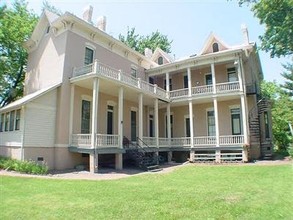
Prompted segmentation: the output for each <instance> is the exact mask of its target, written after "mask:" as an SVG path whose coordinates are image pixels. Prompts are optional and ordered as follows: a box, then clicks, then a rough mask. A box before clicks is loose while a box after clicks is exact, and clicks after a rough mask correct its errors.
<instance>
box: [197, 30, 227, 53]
mask: <svg viewBox="0 0 293 220" xmlns="http://www.w3.org/2000/svg"><path fill="white" fill-rule="evenodd" d="M229 48H230V47H229V46H228V45H227V44H225V43H224V42H223V41H222V40H221V39H220V38H219V37H217V36H216V35H215V34H214V33H211V34H210V35H209V37H208V38H207V40H206V42H205V44H204V47H203V49H202V50H201V53H200V54H201V55H204V54H209V53H217V52H220V51H224V50H228V49H229Z"/></svg>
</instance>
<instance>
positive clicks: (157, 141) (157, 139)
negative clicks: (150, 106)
mask: <svg viewBox="0 0 293 220" xmlns="http://www.w3.org/2000/svg"><path fill="white" fill-rule="evenodd" d="M154 122H155V138H156V146H157V147H159V101H158V99H155V103H154Z"/></svg>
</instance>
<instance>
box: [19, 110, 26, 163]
mask: <svg viewBox="0 0 293 220" xmlns="http://www.w3.org/2000/svg"><path fill="white" fill-rule="evenodd" d="M21 116H23V119H22V121H23V122H22V137H21V146H20V147H21V149H20V151H21V156H20V159H21V161H24V141H25V138H24V136H25V125H26V120H25V118H26V117H25V106H24V105H23V106H22V107H21V115H20V118H21Z"/></svg>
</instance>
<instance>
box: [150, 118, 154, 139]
mask: <svg viewBox="0 0 293 220" xmlns="http://www.w3.org/2000/svg"><path fill="white" fill-rule="evenodd" d="M149 119H150V124H149V126H150V127H149V134H150V137H154V116H153V115H150V118H149Z"/></svg>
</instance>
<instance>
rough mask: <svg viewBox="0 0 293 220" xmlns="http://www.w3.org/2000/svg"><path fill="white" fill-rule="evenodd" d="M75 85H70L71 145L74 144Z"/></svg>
mask: <svg viewBox="0 0 293 220" xmlns="http://www.w3.org/2000/svg"><path fill="white" fill-rule="evenodd" d="M74 88H75V85H74V84H71V86H70V109H69V145H70V144H72V133H73V112H74V91H75V89H74Z"/></svg>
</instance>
